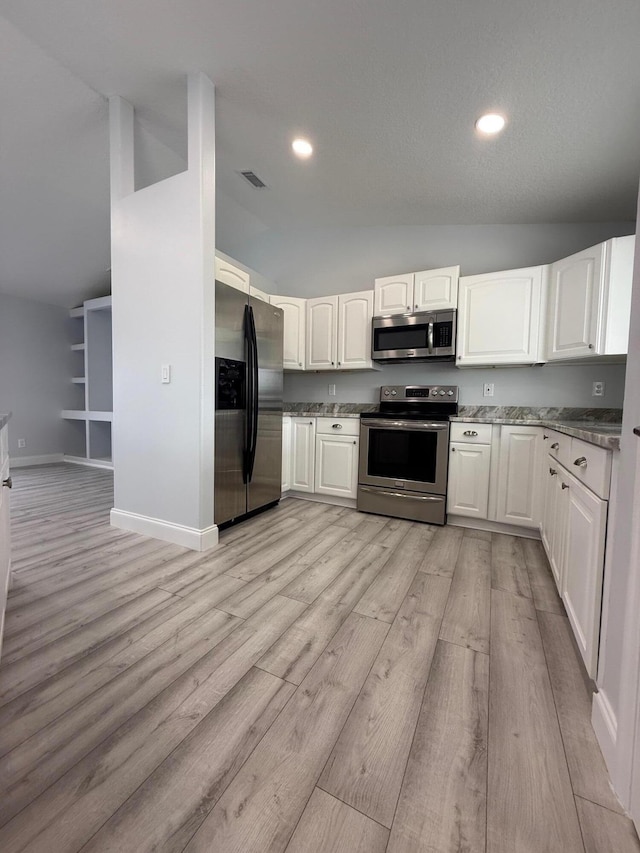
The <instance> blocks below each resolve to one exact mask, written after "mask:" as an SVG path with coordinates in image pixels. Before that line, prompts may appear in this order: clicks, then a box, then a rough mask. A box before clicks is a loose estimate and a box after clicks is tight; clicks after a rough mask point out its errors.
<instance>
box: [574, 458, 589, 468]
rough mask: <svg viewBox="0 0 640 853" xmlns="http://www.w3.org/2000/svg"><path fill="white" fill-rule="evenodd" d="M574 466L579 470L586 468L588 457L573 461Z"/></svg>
mask: <svg viewBox="0 0 640 853" xmlns="http://www.w3.org/2000/svg"><path fill="white" fill-rule="evenodd" d="M573 464H574V465H577V466H578V468H586V467H587V457H586V456H578V458H577V459H574V460H573Z"/></svg>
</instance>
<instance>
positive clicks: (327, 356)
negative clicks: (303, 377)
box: [307, 296, 338, 370]
mask: <svg viewBox="0 0 640 853" xmlns="http://www.w3.org/2000/svg"><path fill="white" fill-rule="evenodd" d="M337 361H338V297H337V296H325V297H320V298H319V299H307V370H332V369H336V367H337V365H336V362H337Z"/></svg>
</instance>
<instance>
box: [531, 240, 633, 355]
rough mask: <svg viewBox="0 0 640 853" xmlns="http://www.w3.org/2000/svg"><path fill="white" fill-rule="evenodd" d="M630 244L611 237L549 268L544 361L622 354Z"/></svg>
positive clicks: (625, 344) (629, 280) (626, 322)
mask: <svg viewBox="0 0 640 853" xmlns="http://www.w3.org/2000/svg"><path fill="white" fill-rule="evenodd" d="M634 242H635V238H634V237H633V236H630V237H615V238H614V239H612V240H607V241H606V242H604V243H599V244H598V245H597V246H592V247H591V248H589V249H584V250H583V251H582V252H577V253H576V254H575V255H571V256H570V257H568V258H563V259H562V260H560V261H556V262H555V263H553V264H551V272H550V284H549V308H548V317H547V326H548V342H547V353H546V358H547V359H548V360H549V361H553V360H557V359H571V358H585V357H591V356H594V355H620V354H624V353H626V352H627V349H628V338H629V315H630V309H631V285H632V275H633V252H634Z"/></svg>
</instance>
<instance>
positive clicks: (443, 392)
mask: <svg viewBox="0 0 640 853" xmlns="http://www.w3.org/2000/svg"><path fill="white" fill-rule="evenodd" d="M446 393H447V392H446V391H445V390H444V389H443V390H441V391H440V396H441V397H444V395H445V394H446Z"/></svg>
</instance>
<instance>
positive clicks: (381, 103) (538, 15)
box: [0, 0, 640, 305]
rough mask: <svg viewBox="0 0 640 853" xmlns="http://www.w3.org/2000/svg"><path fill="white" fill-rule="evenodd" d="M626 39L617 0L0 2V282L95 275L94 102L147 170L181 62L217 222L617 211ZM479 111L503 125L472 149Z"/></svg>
mask: <svg viewBox="0 0 640 853" xmlns="http://www.w3.org/2000/svg"><path fill="white" fill-rule="evenodd" d="M639 33H640V3H638V2H637V0H608V2H606V3H603V2H601V1H599V2H596V0H536V2H531V0H431V2H426V0H322V2H310V0H306V2H305V0H269V2H264V0H262V2H261V0H215V2H211V0H209V2H205V0H182V2H166V3H158V2H157V0H57V2H55V3H52V2H51V1H50V0H0V193H1V198H2V205H1V213H0V292H4V293H14V294H18V295H23V296H27V297H30V298H37V299H43V300H45V301H50V302H54V303H58V304H62V305H70V304H73V303H74V302H77V301H78V300H79V299H82V298H84V297H85V296H87V295H90V294H91V293H93V292H98V291H99V289H100V288H102V287H104V284H105V281H106V280H107V277H108V276H107V269H108V267H109V184H108V180H109V168H108V134H107V101H106V99H107V97H108V96H109V95H111V94H120V95H122V96H124V97H125V98H127V99H128V100H129V101H131V102H132V103H133V104H134V106H135V107H136V112H137V116H138V119H139V122H138V137H137V143H138V145H139V151H140V159H141V169H140V172H139V174H140V179H141V181H142V182H146V181H150V180H153V179H154V177H156V176H157V175H159V174H167V173H170V172H171V171H177V170H179V169H180V168H182V167H183V164H184V160H185V152H186V138H185V105H186V101H185V91H186V74H187V73H189V72H190V71H195V70H201V71H204V72H205V73H206V74H207V75H208V76H209V77H210V79H211V80H212V81H213V82H214V84H215V85H216V90H217V158H218V165H217V179H218V188H219V190H220V198H221V199H222V200H223V202H224V203H223V204H221V205H219V216H220V217H224V216H226V215H228V216H229V217H232V218H233V221H234V225H235V224H237V227H238V228H245V229H246V230H247V233H251V232H252V231H253V232H258V231H260V230H262V229H268V228H276V229H279V230H281V231H282V230H286V229H287V228H288V227H290V226H293V225H295V226H298V227H299V226H300V224H301V223H303V224H305V225H308V226H315V225H318V226H325V225H329V224H330V225H333V226H336V225H338V226H339V225H381V224H384V225H407V224H410V225H429V224H462V223H534V222H586V221H594V222H595V221H599V222H604V221H612V220H631V219H633V218H634V216H635V206H636V199H637V185H638V173H639V168H640V50H638V34H639ZM491 109H493V110H499V111H501V112H503V113H504V114H505V115H506V116H507V118H508V124H507V128H506V130H505V131H504V133H503V134H502V135H501V136H500V137H498V138H495V139H490V140H488V139H481V138H479V136H478V135H477V134H476V133H475V132H474V129H473V124H474V121H475V119H476V118H477V117H478V116H479V115H480V114H481V113H482V112H485V111H487V110H491ZM296 134H303V135H305V136H308V137H309V138H310V139H311V140H312V142H313V144H314V146H315V154H314V156H313V157H312V158H311V159H310V160H309V161H305V162H301V161H298V160H296V159H295V158H293V157H292V155H291V151H290V142H291V139H292V138H293V136H294V135H296ZM242 169H252V170H254V171H255V172H256V173H257V174H258V175H259V176H260V177H261V178H262V180H263V181H265V183H266V184H267V186H268V189H266V190H262V191H256V190H254V189H252V188H251V187H250V186H249V185H248V184H246V182H245V181H244V179H242V178H241V177H240V176H239V175H238V171H239V170H242Z"/></svg>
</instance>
